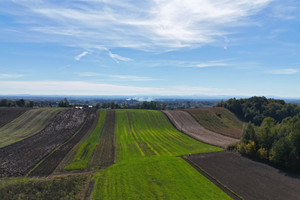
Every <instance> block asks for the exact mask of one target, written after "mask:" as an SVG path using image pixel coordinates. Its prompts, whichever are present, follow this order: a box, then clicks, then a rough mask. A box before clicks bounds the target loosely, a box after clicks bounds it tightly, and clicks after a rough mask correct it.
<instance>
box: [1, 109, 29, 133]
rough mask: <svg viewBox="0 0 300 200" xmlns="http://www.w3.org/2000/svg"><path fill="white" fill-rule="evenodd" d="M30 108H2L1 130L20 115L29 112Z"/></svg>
mask: <svg viewBox="0 0 300 200" xmlns="http://www.w3.org/2000/svg"><path fill="white" fill-rule="evenodd" d="M29 109H30V108H6V107H3V108H0V128H1V127H2V126H4V125H5V124H7V123H9V122H11V121H12V120H14V119H16V118H18V117H19V116H20V115H22V114H23V113H25V112H26V111H28V110H29Z"/></svg>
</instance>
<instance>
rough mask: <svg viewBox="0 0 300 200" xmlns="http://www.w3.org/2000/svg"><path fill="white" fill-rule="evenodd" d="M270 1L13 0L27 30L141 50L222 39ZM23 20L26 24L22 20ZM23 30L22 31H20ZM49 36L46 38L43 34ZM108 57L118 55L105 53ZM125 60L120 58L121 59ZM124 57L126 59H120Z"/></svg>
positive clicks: (61, 38) (78, 43) (53, 38)
mask: <svg viewBox="0 0 300 200" xmlns="http://www.w3.org/2000/svg"><path fill="white" fill-rule="evenodd" d="M272 1H274V0H243V1H241V0H218V1H211V0H172V1H166V0H147V1H119V0H111V1H83V0H81V1H75V2H72V3H70V2H69V1H67V0H65V1H59V2H57V1H56V2H51V1H46V0H39V1H25V0H20V1H13V2H14V3H15V4H20V5H21V6H23V8H22V7H17V8H18V9H16V10H15V11H10V13H12V12H15V15H18V16H20V15H22V14H21V13H23V18H24V20H23V21H24V24H25V26H26V27H27V30H25V31H28V28H29V30H30V31H29V32H30V33H32V32H31V31H35V32H38V36H39V39H42V38H41V35H42V34H41V33H43V34H44V37H43V39H44V40H47V41H48V40H49V38H51V41H57V42H60V43H63V44H65V45H72V46H77V47H81V48H85V47H87V46H89V47H91V46H92V47H96V46H102V47H107V48H112V47H130V48H137V49H143V50H158V51H162V50H163V51H164V50H172V49H178V48H182V47H199V46H202V45H205V44H209V43H213V42H216V41H218V40H220V41H221V40H223V38H224V37H226V36H227V35H228V34H230V33H229V32H227V30H228V28H231V27H237V26H240V25H243V26H245V25H247V24H251V23H249V20H250V19H249V16H252V15H255V14H257V13H258V12H260V11H261V10H262V9H264V8H265V7H266V6H267V5H269V4H270V3H271V2H272ZM25 22H26V23H25ZM21 31H23V32H24V30H21ZM49 35H51V37H49ZM111 55H112V56H113V57H114V59H117V60H123V61H124V57H118V55H116V54H111ZM125 60H126V59H125ZM126 61H127V60H126Z"/></svg>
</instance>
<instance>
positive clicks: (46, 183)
mask: <svg viewBox="0 0 300 200" xmlns="http://www.w3.org/2000/svg"><path fill="white" fill-rule="evenodd" d="M86 181H87V177H86V176H68V177H61V178H51V179H47V178H23V177H19V178H1V179H0V199H30V200H35V199H36V200H43V199H45V200H46V199H47V200H49V199H53V200H54V199H55V200H56V199H65V200H67V199H70V200H73V199H80V198H81V196H82V194H81V193H82V191H83V189H84V185H85V183H86Z"/></svg>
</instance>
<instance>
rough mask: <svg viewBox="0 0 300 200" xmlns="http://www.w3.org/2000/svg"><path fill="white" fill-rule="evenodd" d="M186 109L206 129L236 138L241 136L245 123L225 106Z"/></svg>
mask: <svg viewBox="0 0 300 200" xmlns="http://www.w3.org/2000/svg"><path fill="white" fill-rule="evenodd" d="M186 111H187V112H189V113H190V114H191V115H192V116H193V117H194V118H195V119H196V120H197V121H198V123H199V124H201V125H202V126H203V127H205V128H206V129H208V130H211V131H214V132H216V133H220V134H223V135H227V136H230V137H234V138H238V139H239V138H240V137H241V134H242V132H243V127H244V125H245V123H244V122H242V121H241V120H239V119H238V118H237V117H236V116H235V115H234V114H233V113H232V112H230V111H229V110H228V109H226V108H220V107H211V108H199V109H186Z"/></svg>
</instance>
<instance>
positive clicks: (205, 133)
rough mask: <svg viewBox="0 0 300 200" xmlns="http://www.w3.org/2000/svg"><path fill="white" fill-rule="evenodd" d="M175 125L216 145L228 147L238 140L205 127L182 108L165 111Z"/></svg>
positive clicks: (190, 134) (195, 136)
mask: <svg viewBox="0 0 300 200" xmlns="http://www.w3.org/2000/svg"><path fill="white" fill-rule="evenodd" d="M163 112H164V113H165V114H166V115H167V116H168V118H169V119H170V121H171V122H172V123H173V125H174V126H175V127H176V128H177V129H178V130H179V131H181V132H184V133H185V134H187V135H189V136H191V137H193V138H195V139H196V140H199V141H201V142H204V143H207V144H211V145H214V146H218V147H222V148H226V147H227V146H228V145H229V144H232V143H235V142H238V141H239V140H238V139H234V138H231V137H227V136H224V135H221V134H218V133H215V132H212V131H209V130H207V129H205V128H204V127H203V126H201V125H200V124H199V123H198V122H197V121H196V120H195V119H194V118H193V117H192V116H191V115H190V114H189V113H187V112H185V111H181V110H166V111H163Z"/></svg>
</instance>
